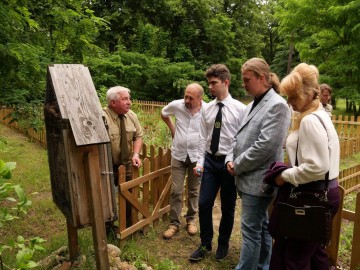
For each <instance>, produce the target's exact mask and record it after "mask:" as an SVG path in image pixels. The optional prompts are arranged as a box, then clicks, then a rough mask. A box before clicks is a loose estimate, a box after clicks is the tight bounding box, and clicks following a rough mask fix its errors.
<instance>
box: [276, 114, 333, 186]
mask: <svg viewBox="0 0 360 270" xmlns="http://www.w3.org/2000/svg"><path fill="white" fill-rule="evenodd" d="M319 108H320V109H319V110H317V111H315V112H314V113H316V114H317V115H318V116H320V117H321V119H322V120H323V122H324V124H325V126H326V130H325V128H324V127H323V125H322V124H321V122H320V120H319V119H318V118H317V117H316V116H315V115H312V114H309V115H307V116H305V117H304V118H303V119H302V121H301V123H300V128H299V129H298V130H297V131H295V132H292V133H291V134H290V135H289V136H288V138H287V139H286V150H287V153H288V157H289V161H290V163H291V165H292V166H293V167H292V168H290V169H287V170H285V171H283V172H282V173H281V176H282V177H283V178H284V180H285V181H286V182H289V183H291V184H293V185H294V186H298V185H299V184H306V183H309V182H312V181H316V180H324V179H325V174H326V173H327V171H329V180H331V179H334V178H336V177H338V175H339V166H340V144H339V137H338V135H337V132H336V130H335V127H334V125H333V123H332V121H331V119H330V117H329V116H328V114H327V112H325V111H324V110H323V109H322V108H321V107H319ZM298 141H299V145H298V149H297V157H298V164H299V165H298V166H295V158H296V156H295V155H296V147H297V143H298Z"/></svg>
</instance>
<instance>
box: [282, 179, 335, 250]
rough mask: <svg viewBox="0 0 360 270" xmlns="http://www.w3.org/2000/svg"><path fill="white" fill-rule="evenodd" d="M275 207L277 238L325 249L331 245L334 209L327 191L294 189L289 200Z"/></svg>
mask: <svg viewBox="0 0 360 270" xmlns="http://www.w3.org/2000/svg"><path fill="white" fill-rule="evenodd" d="M327 176H328V173H327ZM325 181H326V182H327V181H328V178H327V180H325ZM326 186H327V185H326ZM276 207H277V211H278V220H277V223H278V224H277V235H278V236H280V237H284V238H287V239H293V240H300V241H312V242H318V243H321V244H323V245H328V244H329V243H330V239H331V224H332V216H331V210H332V205H331V204H329V201H328V199H327V187H326V189H325V190H320V191H310V190H309V191H296V188H295V187H293V188H292V189H291V192H290V195H289V197H288V198H287V199H286V200H283V201H278V202H277V203H276Z"/></svg>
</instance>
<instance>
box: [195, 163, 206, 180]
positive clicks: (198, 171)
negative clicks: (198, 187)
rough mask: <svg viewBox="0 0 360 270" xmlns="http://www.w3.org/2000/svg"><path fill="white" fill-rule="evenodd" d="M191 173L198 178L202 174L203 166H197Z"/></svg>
mask: <svg viewBox="0 0 360 270" xmlns="http://www.w3.org/2000/svg"><path fill="white" fill-rule="evenodd" d="M193 171H194V174H195V175H196V176H197V177H200V176H201V175H202V173H203V172H204V168H203V166H200V165H197V166H196V167H194V169H193Z"/></svg>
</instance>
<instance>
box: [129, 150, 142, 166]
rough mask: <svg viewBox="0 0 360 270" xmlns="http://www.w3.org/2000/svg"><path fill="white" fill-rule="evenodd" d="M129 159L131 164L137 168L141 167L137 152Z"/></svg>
mask: <svg viewBox="0 0 360 270" xmlns="http://www.w3.org/2000/svg"><path fill="white" fill-rule="evenodd" d="M131 161H132V164H133V166H135V167H138V168H140V167H141V159H140V157H139V154H136V153H135V154H134V155H133V157H132V159H131Z"/></svg>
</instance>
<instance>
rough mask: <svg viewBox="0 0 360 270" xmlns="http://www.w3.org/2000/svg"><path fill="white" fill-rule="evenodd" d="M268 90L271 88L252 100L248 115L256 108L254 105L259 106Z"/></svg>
mask: <svg viewBox="0 0 360 270" xmlns="http://www.w3.org/2000/svg"><path fill="white" fill-rule="evenodd" d="M270 89H271V87H270V88H269V89H268V90H266V91H265V92H264V93H262V94H261V95H260V96H258V97H255V98H254V102H253V104H252V107H251V110H250V112H249V113H251V111H252V110H253V109H254V108H255V107H256V105H258V104H259V102H260V101H261V100H262V99H263V97H265V95H266V94H267V92H269V90H270Z"/></svg>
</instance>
